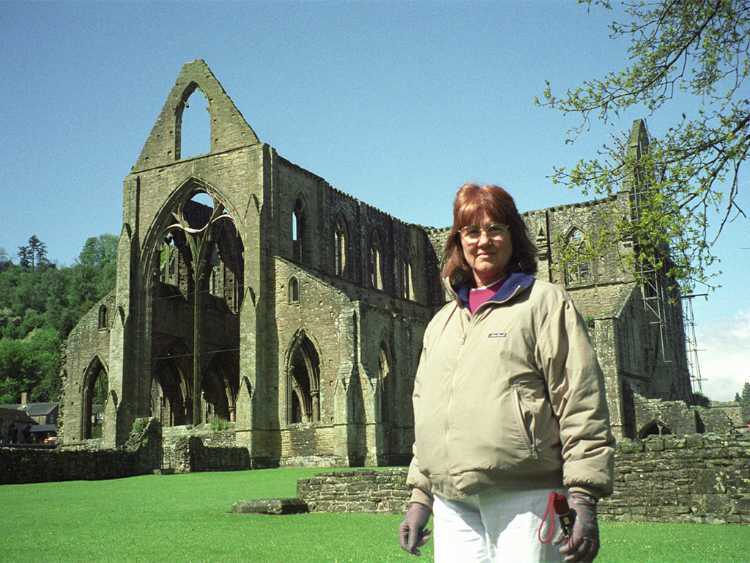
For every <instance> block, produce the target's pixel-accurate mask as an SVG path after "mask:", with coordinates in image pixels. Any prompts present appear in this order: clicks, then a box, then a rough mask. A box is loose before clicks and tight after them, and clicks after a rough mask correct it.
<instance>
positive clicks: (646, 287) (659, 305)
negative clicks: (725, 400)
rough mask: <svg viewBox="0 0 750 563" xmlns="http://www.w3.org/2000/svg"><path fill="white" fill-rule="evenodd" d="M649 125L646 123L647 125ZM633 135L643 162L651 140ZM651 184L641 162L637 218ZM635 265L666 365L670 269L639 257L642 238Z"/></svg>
mask: <svg viewBox="0 0 750 563" xmlns="http://www.w3.org/2000/svg"><path fill="white" fill-rule="evenodd" d="M644 127H645V124H644ZM634 137H635V138H633V136H631V141H630V146H629V152H631V154H634V155H635V162H636V163H637V162H638V161H640V159H641V156H642V154H643V152H644V151H646V150H648V142H647V141H645V142H644V141H643V140H642V139H641V138H640V136H634ZM654 189H655V188H652V187H651V186H650V182H649V181H648V180H647V179H644V178H643V177H642V174H641V171H640V170H639V167H638V165H636V166H635V167H634V169H633V177H632V186H631V190H630V194H631V196H630V201H631V212H632V216H633V218H634V219H635V220H637V219H638V218H640V216H641V210H642V206H643V200H644V198H645V197H646V194H647V193H648V192H649V191H651V190H654ZM634 242H635V248H634V250H635V253H636V255H635V268H636V271H637V276H638V280H639V282H640V286H641V298H642V300H643V306H644V309H645V310H646V311H648V312H649V313H651V320H650V321H649V325H651V326H654V327H656V329H657V331H658V333H659V348H660V354H661V360H662V362H664V363H665V364H669V363H672V358H671V355H667V350H671V349H672V348H671V344H672V342H671V338H672V326H671V325H672V318H671V317H672V315H671V314H670V313H671V312H670V311H669V310H668V306H667V304H668V303H670V302H671V301H672V298H671V296H670V295H668V293H669V290H668V288H666V287H665V284H664V279H663V278H664V273H663V271H664V270H665V269H666V267H664V268H660V269H658V270H657V269H656V268H655V267H654V265H653V264H651V263H650V262H649V261H647V260H644V259H642V258H641V256H639V253H640V245H639V244H638V242H639V241H638V240H637V239H636V240H635V241H634ZM664 250H665V252H664V259H665V261H666V262H667V263H668V262H669V251H668V249H664Z"/></svg>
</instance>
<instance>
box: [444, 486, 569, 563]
mask: <svg viewBox="0 0 750 563" xmlns="http://www.w3.org/2000/svg"><path fill="white" fill-rule="evenodd" d="M557 492H562V491H557ZM549 493H550V490H549V489H546V490H534V491H502V490H488V491H483V492H481V493H479V494H476V495H471V496H468V497H466V498H464V499H461V500H460V501H457V500H447V499H444V498H440V497H439V496H435V502H434V505H433V507H432V511H433V526H434V527H435V539H434V541H435V563H462V562H467V563H469V562H471V563H498V562H500V561H505V562H508V563H527V562H528V563H539V562H547V561H550V562H559V561H562V556H561V555H560V552H559V551H558V546H556V545H554V544H553V543H550V544H543V543H541V542H540V541H539V538H538V537H537V530H538V529H539V525H540V524H541V522H542V518H543V517H544V512H545V509H546V508H547V497H548V495H549ZM555 526H556V528H557V529H558V531H557V533H556V534H555V536H556V537H555V539H557V537H559V536H560V532H559V523H558V522H555ZM545 529H546V528H543V529H542V532H544V530H545Z"/></svg>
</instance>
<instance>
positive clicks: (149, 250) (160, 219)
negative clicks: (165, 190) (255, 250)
mask: <svg viewBox="0 0 750 563" xmlns="http://www.w3.org/2000/svg"><path fill="white" fill-rule="evenodd" d="M199 192H204V193H206V194H208V195H209V196H211V197H212V198H213V199H214V201H215V202H217V203H220V204H221V205H223V206H224V209H226V211H227V214H228V215H229V216H230V217H231V218H232V221H233V222H234V224H235V230H236V234H237V237H238V238H239V240H240V243H241V244H242V247H243V248H248V246H247V244H246V241H245V240H244V239H243V238H242V236H243V233H244V231H245V228H244V225H243V224H242V220H241V214H240V213H239V211H238V209H237V208H236V207H235V206H234V205H233V204H232V202H231V200H230V199H229V198H228V197H227V196H226V194H224V193H223V191H222V190H220V189H219V188H217V187H216V186H213V185H212V184H209V183H208V182H206V181H205V180H202V179H201V178H198V177H196V176H190V177H188V178H186V179H185V180H184V181H183V182H182V183H181V184H180V185H179V186H178V187H177V188H175V189H174V191H173V192H172V193H171V194H170V195H169V196H168V197H167V198H166V199H165V200H164V202H163V204H162V206H161V207H160V208H159V211H158V212H157V213H156V215H155V216H154V219H153V221H152V222H151V225H149V227H148V229H147V230H146V234H145V236H144V245H143V249H144V251H143V257H144V259H143V260H142V261H141V264H140V268H141V269H140V272H139V274H140V275H141V276H142V279H145V280H146V281H147V283H150V279H149V277H150V276H149V275H148V274H149V272H150V271H152V268H153V266H154V260H155V259H156V257H157V256H158V253H159V245H160V244H161V239H162V238H163V237H164V235H165V232H166V230H167V227H168V226H169V225H171V224H173V223H174V222H175V218H174V216H173V215H172V213H173V212H174V211H175V210H176V209H177V207H178V206H179V205H181V204H183V203H184V202H186V201H188V200H190V198H191V197H192V196H193V195H194V194H196V193H199Z"/></svg>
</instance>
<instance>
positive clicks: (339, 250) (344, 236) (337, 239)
mask: <svg viewBox="0 0 750 563" xmlns="http://www.w3.org/2000/svg"><path fill="white" fill-rule="evenodd" d="M333 238H334V252H335V270H336V275H337V276H341V277H343V276H344V275H345V274H346V267H347V264H348V254H349V247H348V244H349V236H348V230H347V228H346V223H344V220H343V219H342V218H339V220H338V221H337V222H336V228H335V230H334V235H333Z"/></svg>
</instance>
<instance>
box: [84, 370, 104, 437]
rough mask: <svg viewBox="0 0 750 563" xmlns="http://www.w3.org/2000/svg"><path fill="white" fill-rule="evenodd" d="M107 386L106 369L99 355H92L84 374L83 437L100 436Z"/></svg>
mask: <svg viewBox="0 0 750 563" xmlns="http://www.w3.org/2000/svg"><path fill="white" fill-rule="evenodd" d="M108 388H109V383H108V378H107V371H106V369H105V368H104V365H103V364H102V362H101V360H99V357H98V356H97V357H94V359H93V360H92V361H91V363H90V364H89V367H88V369H87V370H86V374H85V375H84V386H83V401H82V407H83V413H82V415H83V421H82V422H83V424H82V430H83V432H82V436H81V437H82V438H83V439H89V438H101V437H102V427H103V425H104V406H105V405H106V403H107V392H108V390H109V389H108Z"/></svg>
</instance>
